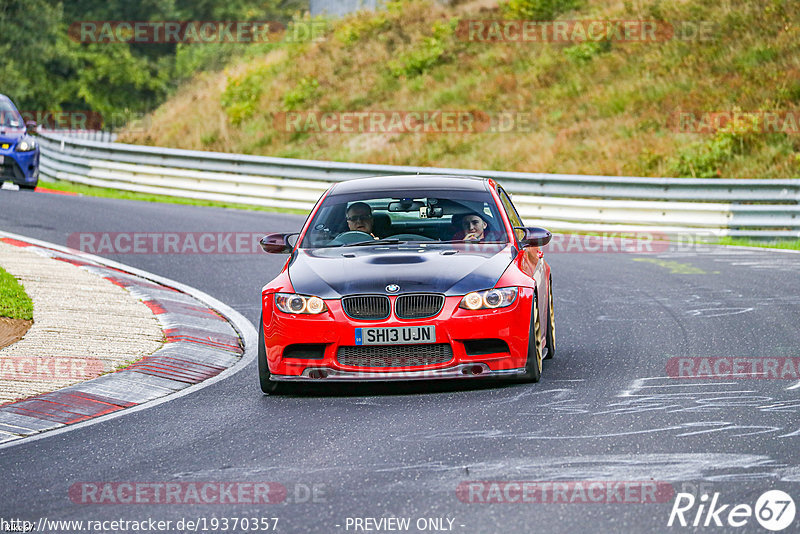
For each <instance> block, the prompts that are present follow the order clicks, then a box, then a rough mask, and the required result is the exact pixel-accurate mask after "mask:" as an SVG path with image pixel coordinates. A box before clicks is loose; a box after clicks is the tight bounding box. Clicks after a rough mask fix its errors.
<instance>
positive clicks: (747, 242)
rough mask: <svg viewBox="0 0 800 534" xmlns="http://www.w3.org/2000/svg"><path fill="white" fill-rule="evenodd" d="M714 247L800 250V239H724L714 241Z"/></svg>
mask: <svg viewBox="0 0 800 534" xmlns="http://www.w3.org/2000/svg"><path fill="white" fill-rule="evenodd" d="M711 244H713V245H734V246H737V247H760V248H779V249H783V250H800V239H770V240H766V241H765V240H757V239H748V238H744V237H723V238H720V239H719V240H717V241H712V242H711Z"/></svg>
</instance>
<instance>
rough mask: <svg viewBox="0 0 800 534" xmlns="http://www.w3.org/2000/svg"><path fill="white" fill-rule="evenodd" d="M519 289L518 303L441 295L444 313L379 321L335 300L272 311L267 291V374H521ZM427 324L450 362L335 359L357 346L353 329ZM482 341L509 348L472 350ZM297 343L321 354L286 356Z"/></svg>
mask: <svg viewBox="0 0 800 534" xmlns="http://www.w3.org/2000/svg"><path fill="white" fill-rule="evenodd" d="M519 289H520V291H519V295H518V297H517V299H516V301H515V302H514V303H513V304H512V305H511V306H509V307H507V308H499V309H493V310H478V311H470V310H464V309H461V308H459V307H458V304H459V303H460V302H461V298H462V297H460V296H453V297H447V298H446V299H445V304H444V307H443V309H442V311H441V312H440V313H439V314H438V315H437V316H435V317H432V318H428V319H414V320H407V319H398V318H397V317H395V316H394V314H392V315H391V316H390V317H389V318H387V319H385V320H382V321H360V320H354V319H351V318H350V317H348V316H347V315H346V314H345V313H344V311H343V310H342V307H341V301H338V300H326V301H325V302H326V305H327V306H328V311H326V312H324V313H322V314H320V315H318V316H313V315H292V314H286V313H283V312H280V311H277V310H275V309H274V295H273V294H272V293H269V294H265V295H264V300H263V306H264V340H265V346H266V352H267V362H268V365H269V368H270V374H271V378H272V380H276V381H303V380H308V381H340V382H368V381H409V380H438V379H455V378H483V377H489V378H491V377H497V378H501V377H510V376H518V375H521V374H524V373H525V363H526V360H527V350H528V332H529V329H530V319H531V310H532V303H533V289H532V288H524V287H521V288H519ZM390 298H392V299H393V297H390ZM392 309H394V302H392ZM428 325H433V326H435V327H436V339H435V342H436V344H445V343H446V344H448V345H449V346H450V349H451V351H452V357H451V358H450V359H449V360H448V361H442V362H440V363H434V364H429V365H409V366H403V367H398V366H391V367H367V366H353V365H344V364H343V363H341V362H340V361H339V359H338V353H339V349H340V348H342V347H353V346H356V344H355V329H356V328H365V327H403V326H428ZM481 340H500V341H502V342H504V343H505V345H506V347H507V348H506V349H505V350H501V351H499V352H489V351H478V352H477V353H476V351H475V350H474V348H473V347H474V346H475V345H474V344H473V343H474V342H475V341H481ZM296 344H313V345H316V346H323V345H324V352H323V353H322V356H321V357H318V358H308V359H303V358H296V357H285V354H284V351H285V350H286V348H287V347H290V346H293V345H296ZM362 347H363V345H362ZM288 353H289V352H287V354H288Z"/></svg>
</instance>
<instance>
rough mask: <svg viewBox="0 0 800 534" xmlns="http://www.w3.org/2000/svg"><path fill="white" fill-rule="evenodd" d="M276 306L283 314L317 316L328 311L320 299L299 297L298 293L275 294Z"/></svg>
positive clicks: (305, 296)
mask: <svg viewBox="0 0 800 534" xmlns="http://www.w3.org/2000/svg"><path fill="white" fill-rule="evenodd" d="M275 306H277V307H278V309H279V310H280V311H282V312H283V313H306V314H311V315H317V314H320V313H322V312H324V311H328V307H327V306H326V305H325V301H323V300H322V299H321V298H319V297H314V296H307V295H298V294H297V293H275Z"/></svg>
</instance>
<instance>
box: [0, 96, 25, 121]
mask: <svg viewBox="0 0 800 534" xmlns="http://www.w3.org/2000/svg"><path fill="white" fill-rule="evenodd" d="M0 126H5V127H6V128H21V127H22V117H21V116H20V114H19V113H18V112H17V110H16V109H14V107H13V106H12V105H11V104H10V103H9V102H6V101H3V100H0Z"/></svg>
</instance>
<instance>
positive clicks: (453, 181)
mask: <svg viewBox="0 0 800 534" xmlns="http://www.w3.org/2000/svg"><path fill="white" fill-rule="evenodd" d="M487 181H488V180H487V179H486V178H479V177H477V176H446V175H445V176H442V175H437V174H407V175H399V176H373V177H370V178H354V179H352V180H345V181H343V182H338V183H336V184H334V185H333V186H332V187H331V190H330V193H329V195H346V194H352V193H366V192H369V191H396V190H398V189H403V190H407V189H409V190H410V189H413V190H417V191H420V190H422V191H424V190H437V191H438V190H442V189H445V190H448V191H486V189H487V185H486V183H487Z"/></svg>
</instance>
